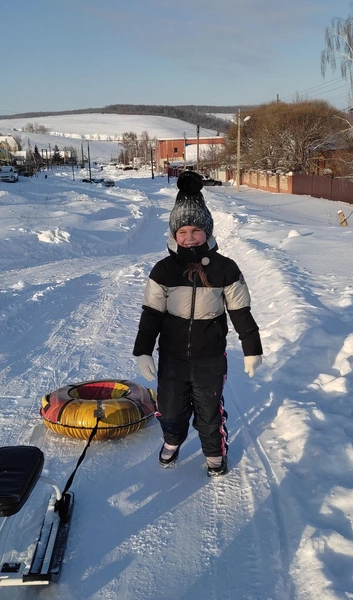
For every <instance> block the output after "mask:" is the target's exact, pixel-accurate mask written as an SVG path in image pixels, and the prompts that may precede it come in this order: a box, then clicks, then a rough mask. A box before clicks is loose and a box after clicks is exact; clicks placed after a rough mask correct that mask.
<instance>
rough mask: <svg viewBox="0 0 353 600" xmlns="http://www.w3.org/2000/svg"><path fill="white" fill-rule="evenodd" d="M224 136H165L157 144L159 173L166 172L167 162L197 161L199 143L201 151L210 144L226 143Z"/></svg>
mask: <svg viewBox="0 0 353 600" xmlns="http://www.w3.org/2000/svg"><path fill="white" fill-rule="evenodd" d="M224 141H225V140H224V138H223V137H220V136H215V137H207V138H205V137H202V138H201V137H200V138H197V137H194V138H185V139H184V138H179V139H172V138H164V139H160V140H158V141H157V145H156V168H157V171H158V172H159V173H162V172H165V169H166V165H167V162H169V163H173V162H181V161H184V160H185V161H188V162H190V161H194V162H196V159H195V157H196V153H197V144H199V151H201V150H202V149H208V148H209V146H214V145H216V144H224Z"/></svg>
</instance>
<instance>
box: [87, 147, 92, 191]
mask: <svg viewBox="0 0 353 600" xmlns="http://www.w3.org/2000/svg"><path fill="white" fill-rule="evenodd" d="M87 154H88V169H89V180H90V181H91V179H92V173H91V155H90V152H89V141H88V140H87Z"/></svg>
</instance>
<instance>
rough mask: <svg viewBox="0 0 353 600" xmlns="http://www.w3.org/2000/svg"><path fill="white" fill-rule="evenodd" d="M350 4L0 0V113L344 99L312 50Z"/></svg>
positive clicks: (321, 0)
mask: <svg viewBox="0 0 353 600" xmlns="http://www.w3.org/2000/svg"><path fill="white" fill-rule="evenodd" d="M352 10H353V9H352V8H351V7H350V3H349V1H348V0H334V1H333V0H296V1H293V0H281V2H279V0H177V1H175V0H173V1H171V0H128V1H122V0H35V1H34V0H33V1H30V0H17V1H16V2H15V3H13V2H8V1H6V2H5V1H3V2H1V16H0V19H1V20H0V22H1V47H2V68H1V95H0V114H2V115H11V114H13V113H22V112H26V111H50V110H53V111H60V110H69V109H75V108H88V107H101V106H106V105H108V104H115V103H117V104H120V103H128V104H169V105H173V104H216V105H223V106H224V105H229V104H231V105H241V104H259V103H262V102H269V101H271V100H275V99H276V97H277V94H278V95H279V98H280V99H282V100H286V101H291V100H292V99H293V98H294V97H295V95H296V93H297V92H298V93H300V94H302V95H303V94H304V95H306V96H308V97H310V98H313V97H316V98H321V99H324V100H328V101H330V102H331V103H332V104H334V105H335V106H338V107H339V108H345V107H347V105H348V102H349V100H348V90H349V85H348V83H345V82H344V81H342V80H341V79H340V77H339V71H338V72H336V74H332V72H331V71H330V69H328V70H327V76H326V79H325V80H324V79H323V78H322V76H321V71H320V54H321V51H322V50H323V49H324V47H325V40H324V34H325V28H326V26H328V25H330V23H331V19H332V17H334V16H336V17H341V18H344V19H345V18H346V17H347V16H348V15H349V14H350V12H351V11H352ZM6 56H7V57H8V60H7V61H5V60H4V58H5V57H6ZM328 82H330V83H329V84H328Z"/></svg>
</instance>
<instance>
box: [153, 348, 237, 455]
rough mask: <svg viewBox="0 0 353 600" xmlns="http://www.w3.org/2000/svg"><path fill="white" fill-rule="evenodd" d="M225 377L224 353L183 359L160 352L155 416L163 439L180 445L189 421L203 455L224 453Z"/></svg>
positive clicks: (225, 432)
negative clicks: (201, 357)
mask: <svg viewBox="0 0 353 600" xmlns="http://www.w3.org/2000/svg"><path fill="white" fill-rule="evenodd" d="M226 376H227V357H226V355H225V354H222V355H220V356H216V357H213V358H204V359H202V360H195V361H187V360H180V359H178V358H175V357H173V356H171V355H170V354H165V353H160V356H159V362H158V388H157V412H156V416H157V418H158V420H159V422H160V424H161V427H162V430H163V436H164V441H165V442H166V443H167V444H171V445H174V446H176V445H180V444H182V443H183V442H184V441H185V440H186V437H187V435H188V429H189V421H190V418H191V416H192V415H193V422H192V424H193V427H194V428H195V429H196V431H197V432H198V434H199V438H200V441H201V447H202V451H203V453H204V455H205V456H221V455H225V454H226V453H227V449H228V444H227V438H228V432H227V428H226V426H225V422H226V419H227V416H228V415H227V413H226V411H225V410H224V407H223V386H224V383H225V380H226Z"/></svg>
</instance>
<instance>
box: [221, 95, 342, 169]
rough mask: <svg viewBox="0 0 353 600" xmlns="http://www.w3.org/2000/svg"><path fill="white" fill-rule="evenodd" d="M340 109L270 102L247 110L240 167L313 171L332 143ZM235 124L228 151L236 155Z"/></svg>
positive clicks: (311, 103) (307, 103)
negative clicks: (247, 118)
mask: <svg viewBox="0 0 353 600" xmlns="http://www.w3.org/2000/svg"><path fill="white" fill-rule="evenodd" d="M340 114H341V113H340V111H338V110H335V109H334V108H333V107H332V106H331V105H329V104H328V103H327V102H324V101H318V100H313V101H309V100H306V101H298V102H294V103H293V104H286V103H283V102H279V103H278V102H273V103H270V104H266V105H262V106H259V107H256V108H254V109H253V110H251V111H249V115H250V116H251V119H250V120H249V121H248V122H247V124H246V126H243V127H242V134H241V161H242V164H241V166H242V167H246V168H255V169H263V170H270V171H272V172H275V171H278V170H281V171H283V172H288V171H293V172H296V173H305V174H309V173H313V172H315V171H316V168H317V164H318V158H319V156H320V155H321V154H322V153H323V151H325V150H327V148H331V149H332V148H333V147H334V145H335V140H334V136H335V135H336V134H338V133H339V132H340V130H341V129H342V125H341V124H340V121H339V119H337V118H335V117H336V116H337V115H340ZM236 139H237V124H233V125H232V126H231V128H230V132H229V136H228V140H227V151H228V153H229V152H233V155H234V156H235V155H236V145H235V142H236Z"/></svg>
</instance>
